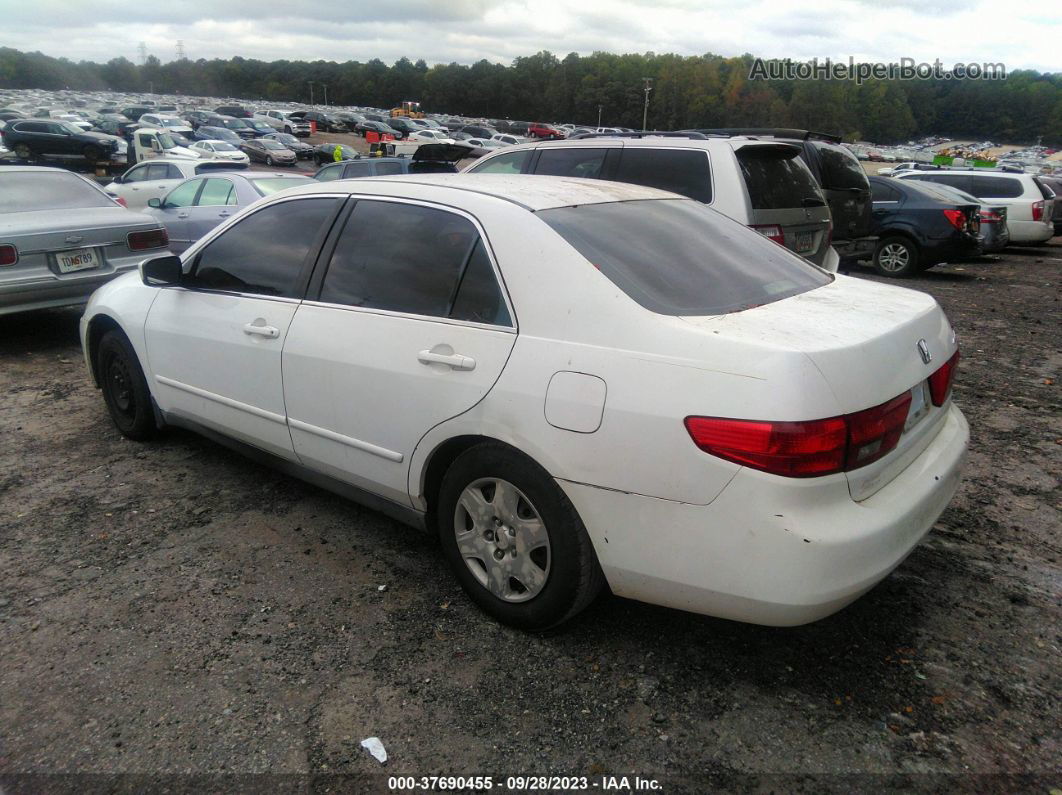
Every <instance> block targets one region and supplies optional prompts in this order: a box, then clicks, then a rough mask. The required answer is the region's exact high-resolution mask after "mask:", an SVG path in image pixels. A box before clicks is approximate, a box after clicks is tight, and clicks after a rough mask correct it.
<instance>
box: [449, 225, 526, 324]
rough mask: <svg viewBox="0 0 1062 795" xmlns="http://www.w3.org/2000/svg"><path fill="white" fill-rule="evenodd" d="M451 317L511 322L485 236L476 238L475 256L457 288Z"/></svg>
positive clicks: (490, 322)
mask: <svg viewBox="0 0 1062 795" xmlns="http://www.w3.org/2000/svg"><path fill="white" fill-rule="evenodd" d="M450 317H452V318H454V319H455V320H469V321H471V322H473V323H489V324H491V325H494V326H511V325H512V319H511V318H510V317H509V310H508V308H507V307H506V306H505V299H504V298H502V292H501V287H500V286H499V285H498V280H497V278H496V277H495V275H494V268H493V267H492V266H491V264H490V257H488V256H487V247H486V246H484V245H483V239H482V238H480V239H478V240H476V244H475V246H473V248H472V256H471V258H470V259H469V260H468V266H467V267H466V268H465V273H464V275H463V276H462V277H461V284H460V285H459V286H458V288H457V296H456V297H455V298H454V306H453V309H452V310H451V311H450Z"/></svg>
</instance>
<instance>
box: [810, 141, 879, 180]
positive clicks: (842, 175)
mask: <svg viewBox="0 0 1062 795" xmlns="http://www.w3.org/2000/svg"><path fill="white" fill-rule="evenodd" d="M815 150H816V151H817V152H818V153H819V160H820V161H821V163H822V182H823V185H822V187H824V188H826V189H828V190H846V189H848V188H858V189H859V190H867V173H866V172H865V171H864V170H863V166H861V165H860V164H859V161H858V160H857V159H856V156H855V155H853V154H852V153H851V152H849V151H848V150H847V149H845V148H844V147H843V146H834V145H832V144H825V143H818V144H815Z"/></svg>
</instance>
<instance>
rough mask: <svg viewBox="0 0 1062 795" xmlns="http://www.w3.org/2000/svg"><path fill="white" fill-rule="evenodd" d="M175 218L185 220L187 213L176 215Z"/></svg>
mask: <svg viewBox="0 0 1062 795" xmlns="http://www.w3.org/2000/svg"><path fill="white" fill-rule="evenodd" d="M177 217H178V218H187V217H188V213H177Z"/></svg>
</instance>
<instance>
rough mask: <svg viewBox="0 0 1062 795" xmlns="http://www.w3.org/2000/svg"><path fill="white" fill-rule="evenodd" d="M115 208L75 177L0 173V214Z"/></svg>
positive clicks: (92, 188)
mask: <svg viewBox="0 0 1062 795" xmlns="http://www.w3.org/2000/svg"><path fill="white" fill-rule="evenodd" d="M114 206H116V205H115V203H114V202H113V201H111V200H110V199H108V198H107V196H106V195H105V194H104V193H103V192H101V191H99V190H97V189H96V188H94V187H93V186H92V185H89V184H88V183H87V182H86V181H85V180H84V179H82V178H81V177H79V176H77V175H76V174H62V173H59V174H44V173H41V172H36V173H34V172H28V171H14V172H8V173H6V174H5V173H4V172H2V171H0V213H18V212H32V211H34V210H74V209H77V208H79V207H114Z"/></svg>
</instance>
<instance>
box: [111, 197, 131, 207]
mask: <svg viewBox="0 0 1062 795" xmlns="http://www.w3.org/2000/svg"><path fill="white" fill-rule="evenodd" d="M111 198H112V199H114V201H115V202H116V203H118V204H120V205H122V206H123V207H128V206H129V204H128V203H127V202H126V201H125V199H123V198H122V197H121V196H111Z"/></svg>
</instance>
